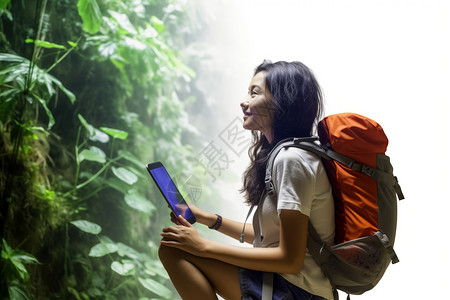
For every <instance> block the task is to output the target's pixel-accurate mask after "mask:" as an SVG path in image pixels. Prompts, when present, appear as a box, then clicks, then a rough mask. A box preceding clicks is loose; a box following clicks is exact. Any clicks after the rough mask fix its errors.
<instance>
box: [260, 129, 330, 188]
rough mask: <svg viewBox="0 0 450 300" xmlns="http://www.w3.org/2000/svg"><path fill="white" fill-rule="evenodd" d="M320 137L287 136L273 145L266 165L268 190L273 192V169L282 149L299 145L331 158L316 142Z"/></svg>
mask: <svg viewBox="0 0 450 300" xmlns="http://www.w3.org/2000/svg"><path fill="white" fill-rule="evenodd" d="M317 140H318V137H316V136H312V137H304V138H287V139H284V140H281V141H280V142H278V144H276V145H275V147H273V149H272V151H270V153H269V159H268V160H267V165H266V176H265V178H264V182H265V184H266V191H267V192H268V193H272V192H273V191H274V186H273V181H272V169H273V164H274V162H275V157H276V156H277V155H278V153H279V152H280V150H281V149H284V148H289V147H297V148H301V149H304V150H307V151H310V152H312V153H314V154H316V155H318V156H319V157H320V158H322V159H326V160H330V159H331V158H330V157H329V156H328V154H327V153H326V151H325V149H323V148H322V147H321V146H320V145H318V144H317V143H315V142H316V141H317Z"/></svg>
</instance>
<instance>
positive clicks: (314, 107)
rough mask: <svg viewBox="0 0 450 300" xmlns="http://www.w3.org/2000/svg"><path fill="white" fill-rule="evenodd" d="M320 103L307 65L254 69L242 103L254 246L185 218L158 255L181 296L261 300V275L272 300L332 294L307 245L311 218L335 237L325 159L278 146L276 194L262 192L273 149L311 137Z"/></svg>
mask: <svg viewBox="0 0 450 300" xmlns="http://www.w3.org/2000/svg"><path fill="white" fill-rule="evenodd" d="M322 105H323V103H322V96H321V91H320V87H319V85H318V83H317V81H316V80H315V78H314V75H313V74H312V72H311V71H310V70H309V69H308V68H307V67H306V66H305V65H303V64H302V63H300V62H292V63H288V62H276V63H271V62H268V61H264V62H263V63H262V64H261V65H259V66H258V67H257V68H256V70H255V73H254V77H253V78H252V80H251V82H250V85H249V90H248V96H247V97H246V99H245V100H244V101H243V102H242V103H241V107H242V111H243V113H244V125H243V126H244V128H245V129H248V130H252V134H253V145H252V147H251V148H250V150H249V155H250V159H251V162H250V165H249V167H248V168H247V170H246V172H245V173H244V177H243V178H244V182H243V188H242V192H244V193H245V196H246V200H247V203H248V204H252V205H258V207H257V210H256V212H255V215H254V218H253V226H251V225H249V226H245V232H244V240H245V241H246V242H248V243H253V245H254V247H253V248H248V247H239V246H234V245H227V244H223V243H219V242H215V241H210V240H207V239H205V238H203V237H202V236H200V235H199V234H198V232H197V231H196V230H195V228H194V227H193V226H191V225H190V224H189V223H188V222H187V221H186V220H184V219H183V218H182V217H181V218H180V222H181V224H180V222H179V225H178V226H171V227H168V228H165V229H163V232H162V233H161V235H162V237H163V239H162V240H161V246H160V250H159V256H160V259H161V261H162V263H163V265H164V267H165V268H166V270H167V272H168V273H169V275H170V278H171V280H172V282H173V284H174V285H175V287H176V289H177V291H178V292H179V294H180V296H181V297H182V298H183V299H217V296H216V294H219V295H220V296H222V297H223V298H225V299H261V293H262V288H261V286H262V280H263V275H262V274H263V272H270V273H274V280H273V295H274V296H273V297H274V299H323V298H325V299H332V298H333V295H332V288H331V285H330V283H329V281H328V280H327V278H326V277H325V276H324V274H323V273H322V271H321V270H320V268H319V267H318V265H317V264H316V263H315V261H314V259H313V258H312V257H311V256H310V254H309V253H308V252H307V250H306V240H307V235H308V220H309V219H310V220H311V222H312V224H313V225H314V228H315V229H316V231H317V232H318V233H319V235H320V236H321V238H322V239H323V240H324V241H327V242H332V241H333V238H334V204H333V200H332V195H331V187H330V184H329V182H328V178H327V176H326V173H325V170H324V168H323V165H322V163H321V161H320V159H319V158H318V157H317V156H315V155H314V154H311V153H309V152H307V151H305V150H302V149H298V148H294V147H291V148H288V149H286V150H282V151H280V153H279V154H278V155H277V157H276V159H275V162H274V170H273V174H272V176H273V181H274V186H275V190H276V191H277V193H276V194H270V195H269V194H266V193H264V190H265V184H264V175H265V166H266V162H267V159H268V154H269V152H270V150H271V149H272V148H273V147H274V146H275V145H276V143H277V142H279V141H280V140H282V139H284V138H288V137H306V136H310V135H311V134H312V132H313V129H314V127H315V125H316V124H317V121H318V118H319V117H320V115H321V110H322ZM192 211H193V213H194V214H195V216H196V218H197V221H198V222H199V223H201V224H204V225H207V226H209V227H210V228H212V229H216V230H218V231H220V232H221V233H223V234H226V235H228V236H231V237H233V238H235V239H238V240H239V239H240V236H241V231H242V228H243V223H239V222H236V221H232V220H229V219H225V218H222V217H221V216H218V215H214V214H211V213H207V212H205V211H202V210H200V209H198V208H196V207H192ZM255 235H258V236H255ZM266 274H267V273H266Z"/></svg>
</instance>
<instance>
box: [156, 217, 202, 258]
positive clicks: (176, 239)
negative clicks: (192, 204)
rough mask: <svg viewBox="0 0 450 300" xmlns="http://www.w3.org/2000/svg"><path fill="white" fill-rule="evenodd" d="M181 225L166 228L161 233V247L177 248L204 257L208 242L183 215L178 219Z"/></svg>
mask: <svg viewBox="0 0 450 300" xmlns="http://www.w3.org/2000/svg"><path fill="white" fill-rule="evenodd" d="M178 220H179V225H177V226H170V227H167V228H164V229H163V231H162V232H161V236H162V240H161V245H164V246H168V247H175V248H178V249H181V250H183V251H186V252H188V253H191V254H193V255H197V256H202V253H203V252H204V251H205V249H206V245H207V240H206V239H205V238H203V237H202V236H201V235H200V234H199V233H198V232H197V230H196V229H195V228H194V227H193V226H192V225H191V223H189V222H188V221H187V220H186V219H185V218H183V217H182V216H181V215H180V216H179V217H178Z"/></svg>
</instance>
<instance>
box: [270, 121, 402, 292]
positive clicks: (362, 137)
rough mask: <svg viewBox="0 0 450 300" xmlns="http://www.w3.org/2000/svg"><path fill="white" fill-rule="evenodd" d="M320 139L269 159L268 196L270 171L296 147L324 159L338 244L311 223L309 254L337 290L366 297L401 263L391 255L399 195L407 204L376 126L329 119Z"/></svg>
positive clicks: (291, 143) (293, 142) (294, 141)
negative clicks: (329, 241)
mask: <svg viewBox="0 0 450 300" xmlns="http://www.w3.org/2000/svg"><path fill="white" fill-rule="evenodd" d="M318 134H319V139H320V144H319V143H317V142H315V141H314V140H317V138H290V139H286V140H283V141H281V142H279V143H278V144H277V145H276V146H275V147H274V148H273V150H272V152H271V154H270V155H269V160H268V163H267V167H266V178H265V181H266V190H267V191H268V192H275V190H274V189H273V183H272V175H271V174H272V167H273V163H274V160H275V157H276V155H277V154H278V152H279V151H280V150H281V149H283V148H286V147H298V148H302V149H305V150H307V151H311V152H313V153H315V154H317V155H319V157H321V158H322V161H323V164H324V166H325V169H326V171H327V175H328V178H329V180H330V183H331V185H332V189H333V197H334V201H335V210H336V214H335V219H336V236H335V244H334V245H329V244H327V243H325V242H323V241H322V240H321V239H320V237H319V235H318V234H317V232H316V231H315V229H314V227H313V226H312V224H311V222H310V223H309V226H308V228H309V236H308V250H309V252H310V253H311V255H312V256H313V257H314V258H315V260H316V262H317V263H318V265H319V266H320V267H321V269H322V270H323V272H324V273H325V275H326V276H327V277H328V279H329V280H330V282H331V284H332V286H333V289H334V295H335V299H337V298H338V293H337V289H339V290H342V291H344V292H346V293H347V294H356V295H359V294H362V293H364V292H366V291H367V290H370V289H372V288H373V287H374V286H375V285H376V284H377V283H378V281H379V280H380V279H381V277H382V276H383V274H384V272H385V270H386V269H387V267H388V265H389V264H390V262H391V261H392V263H396V262H398V258H397V255H396V254H395V252H394V250H393V245H394V240H395V232H396V225H397V197H396V196H397V195H398V198H399V199H400V200H401V199H404V197H403V194H402V191H401V189H400V186H399V184H398V181H397V178H396V177H395V176H394V175H393V169H392V166H391V164H390V160H389V157H388V156H386V155H385V151H386V148H387V144H388V139H387V137H386V135H385V134H384V132H383V129H382V128H381V126H380V125H379V124H378V123H376V122H375V121H373V120H371V119H369V118H366V117H364V116H361V115H357V114H353V113H343V114H336V115H331V116H328V117H326V118H325V119H323V120H322V121H321V122H320V123H319V126H318Z"/></svg>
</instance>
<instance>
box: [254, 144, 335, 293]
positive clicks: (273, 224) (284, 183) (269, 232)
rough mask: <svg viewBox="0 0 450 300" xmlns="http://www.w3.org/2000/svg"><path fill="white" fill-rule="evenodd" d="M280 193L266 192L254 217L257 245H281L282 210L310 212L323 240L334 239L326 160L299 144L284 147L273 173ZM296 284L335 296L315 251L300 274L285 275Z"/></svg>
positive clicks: (314, 291)
mask: <svg viewBox="0 0 450 300" xmlns="http://www.w3.org/2000/svg"><path fill="white" fill-rule="evenodd" d="M272 179H273V184H274V187H275V191H276V195H277V196H278V197H276V196H275V194H271V195H266V196H265V197H264V198H263V199H262V200H261V203H259V205H258V208H257V210H256V212H255V215H254V217H253V226H254V229H255V234H257V232H258V231H259V232H260V233H261V238H260V240H261V241H260V242H259V241H256V239H257V238H258V237H256V236H255V242H254V246H257V247H277V246H278V244H279V237H280V218H279V215H280V212H281V210H282V209H288V210H298V211H300V212H301V213H303V214H304V215H307V216H308V217H309V218H310V220H311V223H312V224H313V226H314V228H315V229H316V231H317V233H318V234H319V236H320V237H321V238H322V240H323V241H325V242H329V243H331V244H332V243H333V240H334V229H335V224H334V201H333V196H332V192H331V185H330V182H329V181H328V177H327V175H326V172H325V169H324V167H323V164H322V161H321V160H320V159H319V158H318V157H317V156H316V155H314V154H312V153H310V152H308V151H306V150H303V149H299V148H295V147H290V148H285V149H282V150H281V151H280V152H279V153H278V155H277V156H276V158H275V162H274V169H273V172H272ZM281 275H282V276H283V277H284V278H285V279H286V280H288V281H289V282H291V283H292V284H295V285H296V286H298V287H300V288H302V289H304V290H306V291H308V292H310V293H312V294H314V295H318V296H321V297H324V298H327V299H333V293H332V288H331V284H330V282H329V281H328V279H327V278H326V277H325V275H324V274H323V272H322V271H321V269H320V267H319V266H318V265H317V264H316V262H315V260H314V258H313V257H312V256H311V254H310V253H309V252H308V251H306V256H305V261H304V263H303V267H302V269H301V271H300V272H299V273H298V274H281Z"/></svg>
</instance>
